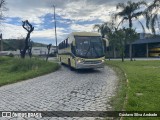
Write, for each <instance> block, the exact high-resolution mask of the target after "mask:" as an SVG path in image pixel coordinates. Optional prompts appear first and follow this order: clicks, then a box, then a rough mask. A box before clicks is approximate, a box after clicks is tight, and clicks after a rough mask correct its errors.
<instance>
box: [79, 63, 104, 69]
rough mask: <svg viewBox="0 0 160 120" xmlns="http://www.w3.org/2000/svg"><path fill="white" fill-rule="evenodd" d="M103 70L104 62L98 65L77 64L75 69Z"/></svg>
mask: <svg viewBox="0 0 160 120" xmlns="http://www.w3.org/2000/svg"><path fill="white" fill-rule="evenodd" d="M90 68H104V62H101V63H98V64H84V63H77V65H76V69H90Z"/></svg>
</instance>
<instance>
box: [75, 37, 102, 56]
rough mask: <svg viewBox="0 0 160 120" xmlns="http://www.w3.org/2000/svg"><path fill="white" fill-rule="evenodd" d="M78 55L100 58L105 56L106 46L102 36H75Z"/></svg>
mask: <svg viewBox="0 0 160 120" xmlns="http://www.w3.org/2000/svg"><path fill="white" fill-rule="evenodd" d="M75 41H76V56H77V57H83V58H99V57H103V56H104V48H103V43H102V39H101V37H100V36H90V37H89V36H84V37H83V36H75Z"/></svg>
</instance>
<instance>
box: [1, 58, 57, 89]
mask: <svg viewBox="0 0 160 120" xmlns="http://www.w3.org/2000/svg"><path fill="white" fill-rule="evenodd" d="M58 68H59V65H58V64H57V63H54V62H46V61H44V60H39V59H34V58H33V59H20V58H11V57H0V86H2V85H6V84H10V83H15V82H18V81H22V80H26V79H29V78H34V77H37V76H40V75H44V74H47V73H50V72H53V71H55V70H57V69H58Z"/></svg>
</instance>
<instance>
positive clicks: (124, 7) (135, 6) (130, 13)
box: [115, 1, 147, 61]
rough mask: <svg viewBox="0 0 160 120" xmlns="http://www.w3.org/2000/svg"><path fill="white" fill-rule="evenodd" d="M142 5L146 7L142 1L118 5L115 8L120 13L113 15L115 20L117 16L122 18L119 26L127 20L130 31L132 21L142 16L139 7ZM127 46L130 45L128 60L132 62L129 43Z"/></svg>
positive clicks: (142, 12)
mask: <svg viewBox="0 0 160 120" xmlns="http://www.w3.org/2000/svg"><path fill="white" fill-rule="evenodd" d="M142 5H145V6H146V5H147V4H146V2H144V1H141V2H131V1H128V2H127V4H125V3H118V4H117V6H116V7H117V9H121V11H120V12H118V13H116V14H115V18H117V17H118V16H119V17H122V20H121V22H120V23H119V25H120V24H122V23H123V22H124V21H125V20H127V21H128V22H129V28H130V29H132V26H133V22H132V21H133V19H136V20H138V17H139V16H141V15H143V14H144V11H140V7H141V6H142ZM138 21H139V20H138ZM139 23H140V24H141V26H142V28H143V31H144V32H145V29H144V26H143V24H142V23H141V22H140V21H139ZM119 25H118V26H119ZM129 44H130V50H129V51H130V60H131V61H132V43H131V42H130V43H129Z"/></svg>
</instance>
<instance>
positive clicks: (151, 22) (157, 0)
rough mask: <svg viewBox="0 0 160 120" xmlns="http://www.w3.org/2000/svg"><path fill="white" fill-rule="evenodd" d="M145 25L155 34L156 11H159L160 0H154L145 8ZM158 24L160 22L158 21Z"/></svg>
mask: <svg viewBox="0 0 160 120" xmlns="http://www.w3.org/2000/svg"><path fill="white" fill-rule="evenodd" d="M145 12H146V27H147V28H148V29H150V28H151V31H152V33H154V34H156V31H155V23H156V21H158V15H159V14H158V13H159V12H160V0H154V1H153V3H151V4H150V5H149V6H148V8H147V9H146V11H145ZM158 24H160V23H158Z"/></svg>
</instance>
